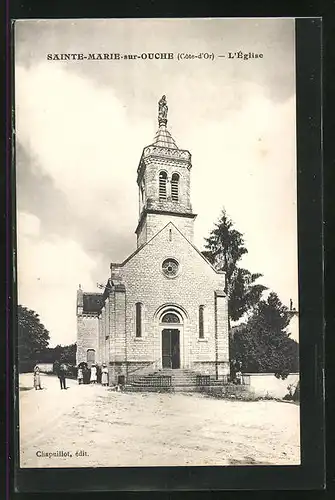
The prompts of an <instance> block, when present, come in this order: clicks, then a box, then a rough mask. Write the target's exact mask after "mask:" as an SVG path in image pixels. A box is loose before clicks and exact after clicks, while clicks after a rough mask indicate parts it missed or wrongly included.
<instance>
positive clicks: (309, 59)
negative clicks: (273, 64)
mask: <svg viewBox="0 0 335 500" xmlns="http://www.w3.org/2000/svg"><path fill="white" fill-rule="evenodd" d="M26 17H30V16H29V15H28V16H26ZM50 17H53V16H50ZM321 39H322V35H321V19H320V18H298V19H296V78H297V157H298V169H297V172H298V234H299V309H300V331H301V340H300V358H301V359H300V364H301V399H302V401H301V445H302V465H301V466H294V467H290V466H285V467H282V466H266V467H261V466H249V467H242V466H239V467H232V466H229V467H159V468H154V469H152V468H147V467H146V468H140V469H138V468H113V469H107V468H101V469H93V468H92V469H86V468H85V469H18V470H17V471H16V490H17V491H20V492H26V491H27V492H28V491H29V492H65V491H67V492H70V491H82V492H84V491H148V490H150V491H154V490H157V491H171V490H192V491H195V490H197V491H199V490H212V491H213V490H223V489H224V490H232V489H233V490H237V489H244V490H245V489H248V490H250V489H258V490H264V489H282V490H283V489H285V490H287V489H299V490H302V489H321V488H323V487H324V482H325V470H324V469H325V459H324V456H325V451H324V397H323V395H324V381H323V368H324V365H323V363H324V340H323V332H324V304H323V214H322V196H323V191H322V148H321V138H322V137H321V120H322V115H321V69H322V67H321V64H322V63H321V48H322V44H321ZM10 180H11V181H12V183H11V185H13V181H14V172H11V176H10ZM13 199H14V196H13V197H12V200H11V206H7V209H8V212H7V215H11V217H12V219H11V220H12V223H13V222H14V217H15V210H14V204H13ZM13 316H14V315H13ZM11 321H13V323H12V325H11V326H13V325H14V323H15V317H12V318H11ZM12 331H13V328H12ZM8 411H10V409H8ZM153 471H154V474H153V473H152V472H153Z"/></svg>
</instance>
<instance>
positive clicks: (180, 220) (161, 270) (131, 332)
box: [77, 96, 229, 384]
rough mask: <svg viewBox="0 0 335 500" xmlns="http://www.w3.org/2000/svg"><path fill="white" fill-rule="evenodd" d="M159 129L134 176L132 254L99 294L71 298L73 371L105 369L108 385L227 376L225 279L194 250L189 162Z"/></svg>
mask: <svg viewBox="0 0 335 500" xmlns="http://www.w3.org/2000/svg"><path fill="white" fill-rule="evenodd" d="M158 124H159V128H158V131H157V133H156V136H155V138H154V141H153V143H152V144H150V145H149V146H147V147H145V148H144V149H143V152H142V156H141V158H140V161H139V166H138V169H137V184H138V190H139V220H138V225H137V228H136V231H135V232H136V235H137V249H136V250H135V251H134V252H133V253H132V254H131V255H130V256H129V257H128V258H126V259H125V260H124V261H123V262H120V263H114V262H113V263H111V265H110V277H109V279H108V281H107V284H106V286H105V289H104V291H103V292H102V293H87V292H84V291H83V290H82V289H81V288H80V287H79V290H78V291H77V325H78V332H77V363H78V364H79V363H80V362H82V361H84V362H87V363H88V364H89V365H90V364H92V363H93V362H95V363H99V364H102V363H106V364H107V366H108V367H109V380H110V383H111V384H113V383H117V381H118V379H119V376H120V375H121V376H124V377H125V379H126V380H127V378H128V377H129V376H130V375H132V374H140V373H150V372H155V371H157V370H162V371H163V372H164V370H171V369H172V370H174V369H176V370H177V369H184V370H192V371H194V372H195V373H197V374H203V375H205V374H207V375H211V376H213V377H215V378H221V377H222V376H223V375H227V374H228V373H229V346H228V301H227V296H226V294H225V291H224V290H225V274H224V273H222V272H218V271H216V270H215V269H214V268H213V267H212V265H211V264H210V263H209V262H208V261H207V260H206V259H205V258H204V256H203V255H202V254H201V252H200V251H199V250H198V249H197V248H196V247H195V246H194V244H193V232H194V231H193V226H194V221H195V218H196V215H195V214H194V213H193V211H192V205H191V196H190V181H191V169H192V162H191V154H190V152H189V151H187V150H184V149H180V148H178V147H177V145H176V143H175V141H174V139H173V138H172V136H171V134H170V133H169V131H168V129H167V104H166V99H165V96H163V98H162V99H161V100H160V102H159V115H158Z"/></svg>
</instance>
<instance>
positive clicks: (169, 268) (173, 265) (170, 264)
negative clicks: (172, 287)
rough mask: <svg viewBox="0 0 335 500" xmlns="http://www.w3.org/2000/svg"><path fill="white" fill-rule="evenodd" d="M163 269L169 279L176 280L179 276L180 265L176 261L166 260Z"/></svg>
mask: <svg viewBox="0 0 335 500" xmlns="http://www.w3.org/2000/svg"><path fill="white" fill-rule="evenodd" d="M162 269H163V273H164V274H165V276H166V277H167V278H174V277H175V276H177V274H178V269H179V264H178V262H177V261H176V260H174V259H166V260H164V262H163V265H162Z"/></svg>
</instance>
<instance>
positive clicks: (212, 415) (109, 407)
mask: <svg viewBox="0 0 335 500" xmlns="http://www.w3.org/2000/svg"><path fill="white" fill-rule="evenodd" d="M41 379H42V385H43V390H41V391H35V390H34V389H30V388H31V386H32V381H33V375H32V374H23V375H21V376H20V388H21V390H20V452H21V453H20V458H21V463H20V465H21V467H115V466H154V465H161V466H168V465H171V466H172V465H173V466H183V465H252V464H254V465H259V464H265V465H266V464H268V465H276V464H278V465H296V464H299V463H300V446H299V406H298V405H295V404H292V403H285V402H278V401H251V402H242V401H227V400H221V399H213V398H210V397H206V396H204V395H201V394H198V393H193V394H180V393H177V394H157V393H147V394H141V393H119V392H112V391H110V390H108V389H107V388H105V387H102V386H100V385H97V386H91V385H80V386H79V385H78V384H77V382H76V381H73V380H67V383H68V389H67V390H66V391H64V390H61V389H60V386H59V381H58V379H57V378H56V377H54V376H48V375H42V376H41ZM48 455H49V456H48ZM61 455H62V456H61Z"/></svg>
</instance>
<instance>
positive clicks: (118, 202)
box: [16, 63, 153, 258]
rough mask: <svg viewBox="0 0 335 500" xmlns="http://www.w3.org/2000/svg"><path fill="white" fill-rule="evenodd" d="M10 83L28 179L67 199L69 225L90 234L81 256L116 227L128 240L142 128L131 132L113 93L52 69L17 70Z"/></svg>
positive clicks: (144, 139) (146, 130)
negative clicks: (35, 175)
mask: <svg viewBox="0 0 335 500" xmlns="http://www.w3.org/2000/svg"><path fill="white" fill-rule="evenodd" d="M16 82H17V84H16V102H17V110H16V116H17V118H16V119H17V137H18V140H19V141H20V143H21V144H22V145H23V147H24V148H25V149H26V150H28V151H30V152H31V154H32V155H33V156H34V158H35V160H36V161H35V162H34V168H35V171H36V169H37V170H39V171H40V174H42V175H48V176H49V177H50V178H51V179H52V181H53V183H54V186H55V188H56V189H58V190H60V191H61V192H63V193H65V194H66V198H67V203H68V205H69V207H68V210H69V214H68V215H69V217H71V216H72V213H76V214H78V215H79V217H80V218H81V219H82V224H83V222H84V221H85V222H86V230H87V233H88V234H92V231H93V232H94V237H93V238H92V237H90V239H89V241H86V245H92V249H88V250H92V251H95V250H96V249H97V247H99V232H100V233H101V232H106V233H107V234H108V233H109V232H111V233H112V232H113V230H112V228H113V227H116V226H120V223H121V225H122V226H123V227H124V228H125V229H127V230H128V231H132V232H133V230H134V227H135V224H136V215H137V189H136V168H137V164H138V161H139V157H140V154H141V151H142V148H143V147H144V146H145V145H146V144H147V143H148V142H150V138H151V135H152V133H153V130H152V128H151V127H148V125H147V124H146V123H145V122H142V123H141V125H140V124H138V123H131V124H130V122H129V119H128V117H127V113H126V109H125V107H124V106H123V105H122V103H121V102H119V101H118V100H117V99H116V98H115V96H114V93H113V91H112V89H110V88H104V87H99V86H98V85H96V84H94V83H93V82H91V81H89V80H85V79H84V78H81V77H79V76H77V75H75V74H73V73H71V72H68V71H66V70H64V69H62V68H60V67H56V66H55V65H47V64H43V63H42V64H40V65H38V66H35V67H33V68H31V69H24V68H22V67H20V66H19V67H18V68H17V70H16ZM130 125H131V129H132V134H131V136H130V135H129V128H130ZM129 175H131V177H132V181H133V182H132V183H129V182H128V180H129ZM125 199H127V205H128V207H129V210H126V211H124V210H123V207H124V201H125ZM120 212H123V217H122V219H121V221H120ZM97 227H99V231H95V230H94V229H95V228H97ZM121 240H122V237H121ZM120 243H121V245H120V246H121V248H122V241H121V242H120ZM134 243H135V239H134ZM112 246H113V245H112ZM119 258H121V255H120V256H119Z"/></svg>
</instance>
